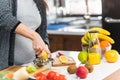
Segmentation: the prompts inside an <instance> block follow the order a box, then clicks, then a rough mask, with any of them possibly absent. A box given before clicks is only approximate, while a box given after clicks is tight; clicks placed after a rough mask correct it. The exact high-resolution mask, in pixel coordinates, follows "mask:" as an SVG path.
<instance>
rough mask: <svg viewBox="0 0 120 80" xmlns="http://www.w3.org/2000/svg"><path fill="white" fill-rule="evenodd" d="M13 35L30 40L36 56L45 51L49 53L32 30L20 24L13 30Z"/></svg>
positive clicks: (39, 37)
mask: <svg viewBox="0 0 120 80" xmlns="http://www.w3.org/2000/svg"><path fill="white" fill-rule="evenodd" d="M15 33H17V34H20V35H22V36H25V37H27V38H29V39H31V40H32V42H33V48H34V50H35V51H36V53H37V54H39V53H40V52H41V51H42V50H45V51H46V52H47V53H50V51H49V49H48V48H47V47H46V44H45V43H44V41H43V40H42V38H41V36H40V35H39V34H38V33H37V32H35V31H34V30H32V29H30V28H28V27H27V26H26V25H24V24H22V23H20V24H19V25H18V26H17V28H16V29H15Z"/></svg>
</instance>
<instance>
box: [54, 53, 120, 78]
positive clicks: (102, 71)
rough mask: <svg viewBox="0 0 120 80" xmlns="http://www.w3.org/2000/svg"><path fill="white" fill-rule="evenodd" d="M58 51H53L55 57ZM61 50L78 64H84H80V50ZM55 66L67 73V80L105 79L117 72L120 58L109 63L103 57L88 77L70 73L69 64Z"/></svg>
mask: <svg viewBox="0 0 120 80" xmlns="http://www.w3.org/2000/svg"><path fill="white" fill-rule="evenodd" d="M57 52H58V51H57ZM57 52H54V53H53V57H55V56H56V54H57ZM61 52H62V53H64V54H65V55H67V56H72V57H73V58H74V59H75V61H76V65H77V66H79V65H84V64H80V62H79V61H78V57H77V56H78V53H79V52H77V51H61ZM53 68H55V69H59V71H60V73H62V74H64V75H66V77H67V80H103V79H104V78H106V77H107V76H109V75H110V74H112V73H113V72H115V71H116V70H118V69H120V58H119V60H118V61H117V62H116V63H108V62H106V60H105V59H104V58H103V59H102V60H101V63H100V64H98V65H94V71H93V72H92V73H89V74H88V76H87V78H86V79H77V77H76V75H75V74H69V73H68V72H67V70H66V69H67V66H64V67H53ZM106 80H107V79H106ZM111 80H115V79H114V78H112V77H111ZM117 80H119V79H117Z"/></svg>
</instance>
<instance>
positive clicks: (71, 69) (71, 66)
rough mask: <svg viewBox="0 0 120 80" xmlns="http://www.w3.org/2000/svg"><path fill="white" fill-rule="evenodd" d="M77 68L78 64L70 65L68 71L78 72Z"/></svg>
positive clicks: (70, 72)
mask: <svg viewBox="0 0 120 80" xmlns="http://www.w3.org/2000/svg"><path fill="white" fill-rule="evenodd" d="M76 68H77V67H76V65H70V66H68V68H67V71H68V73H69V74H74V73H75V72H76Z"/></svg>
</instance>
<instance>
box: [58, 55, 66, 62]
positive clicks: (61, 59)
mask: <svg viewBox="0 0 120 80" xmlns="http://www.w3.org/2000/svg"><path fill="white" fill-rule="evenodd" d="M59 60H60V62H61V63H66V62H67V61H68V58H67V56H60V57H59Z"/></svg>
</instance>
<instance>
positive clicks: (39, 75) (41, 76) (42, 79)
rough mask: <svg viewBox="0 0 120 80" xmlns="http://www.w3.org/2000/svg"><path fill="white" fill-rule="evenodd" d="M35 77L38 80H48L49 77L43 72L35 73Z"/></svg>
mask: <svg viewBox="0 0 120 80" xmlns="http://www.w3.org/2000/svg"><path fill="white" fill-rule="evenodd" d="M34 77H35V78H36V80H47V77H46V75H45V74H43V73H42V72H38V73H36V74H35V75H34Z"/></svg>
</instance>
